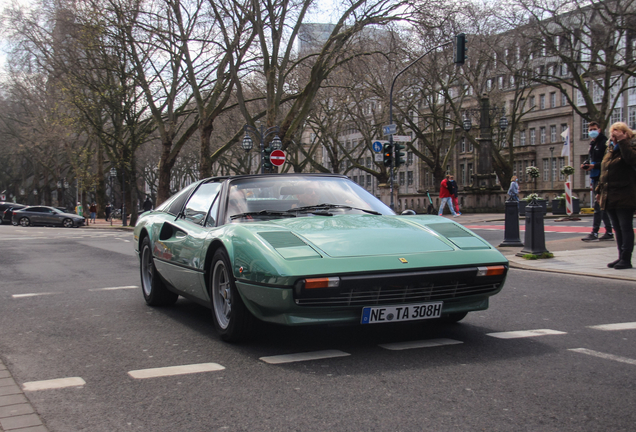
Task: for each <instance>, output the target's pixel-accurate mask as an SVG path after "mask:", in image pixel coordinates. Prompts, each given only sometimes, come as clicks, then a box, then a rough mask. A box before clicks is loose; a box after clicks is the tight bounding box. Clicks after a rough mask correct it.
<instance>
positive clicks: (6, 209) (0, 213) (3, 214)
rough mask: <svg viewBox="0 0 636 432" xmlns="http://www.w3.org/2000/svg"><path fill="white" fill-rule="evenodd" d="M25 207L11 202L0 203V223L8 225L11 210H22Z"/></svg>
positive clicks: (11, 214)
mask: <svg viewBox="0 0 636 432" xmlns="http://www.w3.org/2000/svg"><path fill="white" fill-rule="evenodd" d="M25 207H26V206H25V205H24V204H17V203H12V202H0V218H1V219H0V223H3V224H10V223H11V217H12V216H13V210H19V209H23V208H25Z"/></svg>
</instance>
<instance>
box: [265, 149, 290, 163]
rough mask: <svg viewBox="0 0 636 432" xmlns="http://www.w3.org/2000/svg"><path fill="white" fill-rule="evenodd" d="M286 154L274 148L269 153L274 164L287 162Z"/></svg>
mask: <svg viewBox="0 0 636 432" xmlns="http://www.w3.org/2000/svg"><path fill="white" fill-rule="evenodd" d="M286 156H287V155H286V154H285V152H284V151H282V150H274V151H273V152H271V153H270V155H269V160H270V162H271V163H272V165H274V166H281V165H282V164H284V163H285V158H286Z"/></svg>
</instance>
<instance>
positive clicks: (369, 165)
mask: <svg viewBox="0 0 636 432" xmlns="http://www.w3.org/2000/svg"><path fill="white" fill-rule="evenodd" d="M367 168H371V158H370V157H368V158H367Z"/></svg>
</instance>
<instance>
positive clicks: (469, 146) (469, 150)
mask: <svg viewBox="0 0 636 432" xmlns="http://www.w3.org/2000/svg"><path fill="white" fill-rule="evenodd" d="M473 150H474V146H473V142H472V141H471V142H469V143H468V152H469V153H472V152H473Z"/></svg>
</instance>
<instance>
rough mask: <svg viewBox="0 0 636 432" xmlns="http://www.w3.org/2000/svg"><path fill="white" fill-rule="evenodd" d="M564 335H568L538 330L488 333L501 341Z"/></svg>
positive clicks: (548, 330) (560, 332) (555, 331)
mask: <svg viewBox="0 0 636 432" xmlns="http://www.w3.org/2000/svg"><path fill="white" fill-rule="evenodd" d="M562 334H567V333H566V332H562V331H558V330H550V329H538V330H521V331H510V332H499V333H487V334H486V335H487V336H492V337H496V338H499V339H517V338H526V337H535V336H546V335H562Z"/></svg>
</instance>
